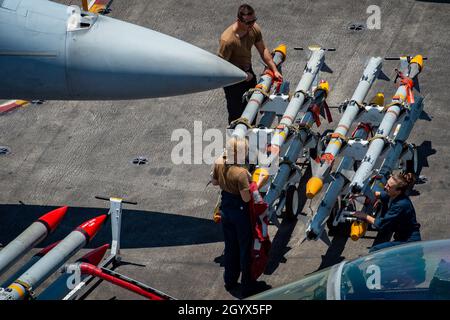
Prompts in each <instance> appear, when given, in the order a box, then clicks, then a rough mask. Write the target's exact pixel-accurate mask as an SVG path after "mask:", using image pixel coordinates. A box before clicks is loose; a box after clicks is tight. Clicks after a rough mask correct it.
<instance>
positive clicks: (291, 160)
mask: <svg viewBox="0 0 450 320" xmlns="http://www.w3.org/2000/svg"><path fill="white" fill-rule="evenodd" d="M328 91H329V86H328V82H326V81H323V82H321V83H320V84H319V86H318V87H317V89H316V90H315V92H314V100H313V101H312V103H311V106H310V108H309V109H308V111H307V112H306V113H305V115H304V116H303V117H302V118H301V120H300V123H299V124H298V127H297V128H296V129H295V130H296V132H295V133H294V137H293V138H292V142H291V143H290V145H289V148H288V150H287V151H286V155H285V156H284V157H283V161H282V162H281V163H280V168H279V169H278V172H277V173H276V175H275V177H274V178H273V181H272V183H271V184H270V187H269V190H268V191H267V194H266V196H265V197H264V201H265V202H266V203H267V204H268V205H269V209H268V210H269V211H268V213H269V219H274V218H275V216H274V212H275V211H274V210H273V208H272V206H273V204H274V202H275V200H276V199H278V198H279V197H280V195H281V192H282V190H283V189H284V186H285V184H286V182H287V181H288V179H289V177H290V175H291V172H292V167H293V165H294V164H295V163H296V161H297V159H298V157H299V154H300V153H301V152H302V150H303V148H304V146H305V144H306V143H307V141H308V139H310V138H311V136H312V133H311V130H310V129H311V128H312V126H313V125H314V124H315V123H317V117H318V116H319V115H320V114H321V113H322V112H321V110H323V108H324V107H325V105H326V101H325V99H326V97H327V95H328ZM291 129H292V128H291ZM291 129H290V130H291Z"/></svg>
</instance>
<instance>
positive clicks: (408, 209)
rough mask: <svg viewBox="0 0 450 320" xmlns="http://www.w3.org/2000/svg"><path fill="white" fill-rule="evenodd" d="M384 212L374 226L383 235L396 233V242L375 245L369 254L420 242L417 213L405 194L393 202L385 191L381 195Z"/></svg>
mask: <svg viewBox="0 0 450 320" xmlns="http://www.w3.org/2000/svg"><path fill="white" fill-rule="evenodd" d="M380 200H381V202H382V203H383V206H384V208H385V209H384V210H383V211H382V214H381V215H380V216H379V217H377V218H376V219H375V223H374V224H373V226H374V227H375V228H376V229H377V230H378V232H379V233H382V234H389V235H390V234H392V233H394V241H392V242H390V241H389V240H387V239H386V240H385V242H382V243H379V244H377V245H374V246H373V247H372V248H370V250H369V252H373V251H377V250H381V249H384V248H389V247H393V246H396V245H399V244H403V243H406V242H413V241H420V240H421V237H420V231H419V230H420V224H419V223H417V220H416V211H415V210H414V206H413V204H412V202H411V200H410V199H409V197H408V196H407V195H405V194H400V195H399V196H397V197H396V198H394V199H392V200H391V203H389V201H390V198H389V196H388V194H387V193H386V192H385V191H383V192H381V195H380Z"/></svg>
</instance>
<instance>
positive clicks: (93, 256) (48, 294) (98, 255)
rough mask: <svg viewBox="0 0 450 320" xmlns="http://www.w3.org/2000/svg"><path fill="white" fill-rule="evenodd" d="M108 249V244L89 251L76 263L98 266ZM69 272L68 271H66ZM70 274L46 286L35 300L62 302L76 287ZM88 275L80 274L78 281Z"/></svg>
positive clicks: (67, 273) (63, 275) (65, 274)
mask: <svg viewBox="0 0 450 320" xmlns="http://www.w3.org/2000/svg"><path fill="white" fill-rule="evenodd" d="M108 249H109V244H105V245H103V246H101V247H98V248H96V249H94V250H91V251H89V252H88V253H87V254H85V255H84V256H83V257H81V258H80V259H78V260H77V262H78V263H81V262H85V263H89V264H91V265H95V266H96V265H98V264H100V262H101V261H102V259H103V257H104V256H105V253H106V250H108ZM68 271H70V270H68ZM72 276H73V273H72V272H66V273H64V274H62V275H61V276H60V277H59V278H58V279H56V281H55V282H53V283H52V284H51V285H50V286H48V287H47V288H46V289H45V290H44V291H43V292H42V293H41V294H40V295H39V296H38V297H37V300H62V299H63V298H64V297H65V296H66V295H67V294H68V293H69V292H70V291H71V290H72V289H73V287H74V286H75V285H76V283H74V281H72V280H75V278H73V277H72ZM87 277H88V275H86V274H81V275H80V278H79V280H80V281H84V280H85V279H86V278H87Z"/></svg>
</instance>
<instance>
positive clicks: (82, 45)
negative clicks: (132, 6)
mask: <svg viewBox="0 0 450 320" xmlns="http://www.w3.org/2000/svg"><path fill="white" fill-rule="evenodd" d="M5 5H7V6H8V7H9V8H10V10H0V24H1V27H0V70H2V72H3V73H4V74H7V75H8V77H2V78H0V99H16V98H17V97H20V98H21V99H24V100H36V99H44V100H129V99H144V98H155V97H166V96H174V95H181V94H189V93H195V92H200V91H206V90H210V89H215V88H219V87H223V86H226V85H231V84H234V83H237V82H240V81H243V80H245V78H246V74H245V72H243V71H242V70H240V69H239V68H237V67H236V66H234V65H232V64H231V63H229V62H228V61H226V60H224V59H222V58H220V57H218V56H217V55H215V54H212V53H210V52H207V51H205V50H203V49H200V48H198V47H196V46H193V45H191V44H189V43H186V42H184V41H181V40H178V39H175V38H173V37H170V36H168V35H165V34H162V33H159V32H156V31H153V30H151V29H147V28H144V27H141V26H137V25H134V24H131V23H127V22H124V21H120V20H117V19H114V18H111V17H107V16H103V15H98V14H95V13H91V12H86V11H81V10H80V8H79V7H77V6H69V7H68V6H66V5H62V4H59V3H55V2H52V1H48V0H21V1H13V4H5ZM24 13H26V19H25V18H24V16H23V14H24Z"/></svg>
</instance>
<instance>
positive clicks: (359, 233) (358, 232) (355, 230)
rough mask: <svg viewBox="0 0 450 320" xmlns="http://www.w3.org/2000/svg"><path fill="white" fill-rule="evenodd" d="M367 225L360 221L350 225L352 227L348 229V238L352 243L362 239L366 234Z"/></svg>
mask: <svg viewBox="0 0 450 320" xmlns="http://www.w3.org/2000/svg"><path fill="white" fill-rule="evenodd" d="M366 230H367V223H365V222H362V221H355V222H353V223H352V227H351V229H350V238H351V239H352V240H353V241H358V240H359V238H361V237H363V236H364V235H365V234H366Z"/></svg>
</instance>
